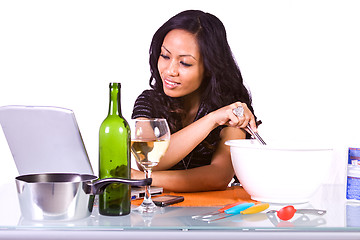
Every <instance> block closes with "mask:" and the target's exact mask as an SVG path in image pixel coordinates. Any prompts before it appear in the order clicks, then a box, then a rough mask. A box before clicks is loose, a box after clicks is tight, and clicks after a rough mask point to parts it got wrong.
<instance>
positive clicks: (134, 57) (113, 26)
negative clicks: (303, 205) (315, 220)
mask: <svg viewBox="0 0 360 240" xmlns="http://www.w3.org/2000/svg"><path fill="white" fill-rule="evenodd" d="M186 9H200V10H203V11H207V12H210V13H212V14H214V15H216V16H217V17H219V18H220V19H221V20H222V22H223V23H224V25H225V27H226V29H227V32H228V40H229V43H230V46H231V48H232V50H233V53H234V55H235V57H236V59H237V61H238V64H239V66H240V69H241V71H242V74H243V78H244V80H245V82H246V84H247V86H248V87H249V89H250V91H251V93H252V96H253V105H254V108H255V111H256V114H257V116H258V117H259V119H261V120H262V121H263V125H261V127H260V129H259V132H260V134H261V135H262V137H263V138H264V139H265V140H266V141H267V142H271V141H277V140H286V141H304V142H307V141H318V142H321V141H326V142H329V143H331V144H333V145H334V146H335V154H334V162H333V170H332V172H331V173H330V174H329V180H328V181H331V182H343V181H344V174H345V162H346V160H347V156H346V154H347V152H346V150H347V148H348V147H360V118H359V115H360V114H359V97H358V96H359V87H358V86H359V83H358V82H359V80H360V71H359V70H360V69H359V66H360V31H359V29H360V26H359V25H360V14H359V12H360V2H359V1H356V0H353V1H350V0H326V1H325V0H298V1H289V0H275V1H273V0H271V1H269V0H263V1H241V0H240V1H239V0H236V1H235V0H229V1H218V0H207V1H194V0H190V1H188V0H183V1H168V0H162V1H156V0H152V1H146V0H144V1H93V0H59V1H52V0H42V1H41V0H24V1H18V0H0V106H3V105H45V106H58V107H64V108H69V109H72V110H74V112H75V115H76V118H77V120H78V123H79V126H80V130H81V133H82V136H83V139H84V142H85V145H86V148H87V151H88V154H89V157H90V160H91V162H92V164H93V167H94V170H95V171H96V172H97V165H98V163H97V161H98V160H97V155H98V129H99V126H100V124H101V122H102V120H103V119H104V118H105V117H106V115H107V110H108V83H109V82H110V81H119V82H121V83H122V111H123V115H124V116H125V118H126V119H130V116H131V111H132V107H133V104H134V101H135V99H136V97H137V96H138V95H139V94H140V93H141V92H142V91H143V90H144V89H146V88H148V80H149V76H150V73H149V66H148V49H149V45H150V41H151V38H152V36H153V34H154V32H155V31H156V30H157V29H158V28H159V27H160V25H161V24H163V23H164V22H165V21H166V20H168V19H169V18H170V17H171V16H173V15H175V14H176V13H178V12H180V11H183V10H186ZM294 167H296V166H294ZM309 167H311V166H309ZM319 171H321V169H319ZM16 175H17V172H16V168H15V165H14V163H13V159H12V156H11V153H10V150H9V148H8V145H7V143H6V140H5V138H4V135H3V133H2V132H1V131H0V176H1V177H0V181H8V180H12V177H15V176H16ZM304 176H306V173H304Z"/></svg>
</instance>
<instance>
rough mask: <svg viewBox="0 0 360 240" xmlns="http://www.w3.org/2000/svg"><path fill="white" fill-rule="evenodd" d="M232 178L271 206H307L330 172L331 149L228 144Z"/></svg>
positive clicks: (258, 199)
mask: <svg viewBox="0 0 360 240" xmlns="http://www.w3.org/2000/svg"><path fill="white" fill-rule="evenodd" d="M225 144H226V145H228V146H230V152H231V160H232V163H233V166H234V170H235V174H236V176H237V178H238V179H239V181H240V183H241V184H242V186H243V187H244V189H245V190H246V192H247V193H249V194H250V195H251V198H252V199H254V200H257V201H262V202H270V203H304V202H308V201H309V199H310V197H311V196H312V195H313V194H314V193H315V191H316V190H317V189H318V187H319V186H320V185H321V184H322V183H323V181H324V178H325V177H326V176H327V174H328V173H329V170H330V165H331V162H332V157H333V153H332V148H330V147H324V146H322V147H318V146H314V145H310V144H307V146H304V144H301V145H300V144H292V145H291V146H290V145H289V143H284V144H276V145H260V144H259V143H258V142H256V140H243V139H241V140H230V141H227V142H226V143H225Z"/></svg>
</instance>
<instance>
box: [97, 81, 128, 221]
mask: <svg viewBox="0 0 360 240" xmlns="http://www.w3.org/2000/svg"><path fill="white" fill-rule="evenodd" d="M109 87H110V101H109V113H108V116H107V117H106V118H105V120H104V121H103V122H102V124H101V126H100V131H99V177H100V179H103V178H111V177H120V178H130V169H131V166H130V164H131V161H130V144H131V139H130V138H131V135H130V127H129V124H128V123H127V122H126V120H125V119H124V117H123V116H122V114H121V104H120V90H121V84H120V83H110V85H109ZM130 192H131V191H130V185H127V184H122V183H113V184H110V185H109V186H107V187H106V188H105V190H104V193H103V194H101V195H100V196H99V213H100V214H101V215H107V216H120V215H126V214H129V213H130V206H131V203H130Z"/></svg>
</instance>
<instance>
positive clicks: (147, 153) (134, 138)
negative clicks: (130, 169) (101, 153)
mask: <svg viewBox="0 0 360 240" xmlns="http://www.w3.org/2000/svg"><path fill="white" fill-rule="evenodd" d="M130 128H131V152H132V153H133V155H134V157H135V159H136V161H137V163H138V164H140V166H141V167H142V168H143V170H144V172H145V177H146V178H150V177H151V172H152V168H153V167H154V166H156V165H158V163H159V161H160V159H161V158H162V156H163V155H164V154H165V152H166V150H167V148H168V146H169V143H170V130H169V126H168V124H167V121H166V119H163V118H154V119H134V120H131V121H130ZM155 209H156V205H155V204H154V203H153V201H152V199H151V194H150V186H145V197H144V201H143V202H142V204H141V205H140V206H139V207H138V208H136V209H135V211H138V212H154V211H155Z"/></svg>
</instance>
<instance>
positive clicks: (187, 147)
mask: <svg viewBox="0 0 360 240" xmlns="http://www.w3.org/2000/svg"><path fill="white" fill-rule="evenodd" d="M239 105H242V106H243V107H244V110H245V112H244V117H242V118H238V117H236V116H235V115H234V114H233V112H232V110H233V109H234V108H236V107H237V106H239ZM249 122H250V123H251V124H254V126H255V128H253V129H254V130H256V125H255V118H254V115H253V114H252V113H251V112H250V110H249V109H248V108H247V106H246V104H242V103H240V102H236V103H233V104H231V105H228V106H225V107H223V108H220V109H218V110H216V111H213V112H211V113H209V114H207V115H206V116H204V117H202V118H200V119H199V120H197V121H195V122H193V123H192V124H190V125H188V126H186V127H185V128H183V129H181V130H180V131H178V132H176V133H174V134H172V135H171V139H170V145H169V148H168V150H167V152H166V154H165V155H164V156H163V157H162V158H161V161H160V162H159V164H158V165H157V166H156V167H154V171H161V170H166V169H169V168H171V167H172V166H174V165H175V164H177V163H178V162H179V161H181V160H182V159H183V158H185V157H186V156H187V155H188V154H189V153H190V152H191V151H192V150H193V149H194V148H195V147H196V146H197V145H199V144H200V143H201V142H202V141H203V140H204V139H205V138H206V137H207V136H208V135H209V133H210V132H211V131H212V130H213V129H215V128H216V127H218V126H220V125H228V126H231V127H234V128H244V127H246V125H247V124H248V123H249ZM241 132H242V131H241Z"/></svg>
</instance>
